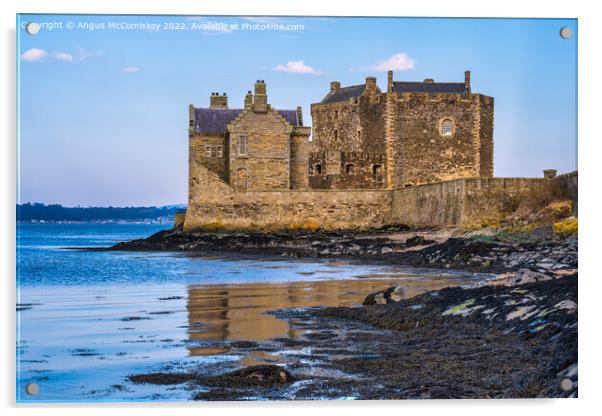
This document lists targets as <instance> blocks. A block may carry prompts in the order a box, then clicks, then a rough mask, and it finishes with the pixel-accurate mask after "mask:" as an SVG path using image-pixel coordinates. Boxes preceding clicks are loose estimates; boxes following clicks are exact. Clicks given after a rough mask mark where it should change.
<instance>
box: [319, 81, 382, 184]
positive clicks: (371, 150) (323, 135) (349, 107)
mask: <svg viewBox="0 0 602 416" xmlns="http://www.w3.org/2000/svg"><path fill="white" fill-rule="evenodd" d="M385 97H386V95H384V94H382V93H381V92H380V90H378V89H374V90H373V91H371V92H368V93H366V95H362V96H360V97H357V98H352V99H349V100H347V101H342V102H336V103H331V104H312V106H311V114H312V120H313V143H312V152H311V153H310V155H309V162H310V167H311V168H310V177H309V186H310V188H312V189H353V188H357V189H379V188H384V185H385V182H384V176H383V174H384V163H385V119H386V117H385V112H386V100H385ZM318 166H320V168H321V172H320V171H319V170H318V168H317V167H318ZM375 166H377V168H376V169H375Z"/></svg>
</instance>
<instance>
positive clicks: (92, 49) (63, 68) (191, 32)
mask: <svg viewBox="0 0 602 416" xmlns="http://www.w3.org/2000/svg"><path fill="white" fill-rule="evenodd" d="M30 22H34V23H37V24H38V25H37V26H36V25H30V26H28V28H29V29H30V30H31V31H33V32H36V31H37V32H36V33H35V34H29V33H27V32H26V30H25V26H26V24H27V23H30ZM562 27H569V28H571V29H572V32H573V36H572V37H571V38H569V39H563V38H562V37H561V36H560V34H559V31H560V28H562ZM17 28H18V29H17V54H18V56H17V82H18V85H17V91H18V95H17V101H18V102H17V105H18V111H17V116H18V120H17V121H18V136H19V137H18V153H19V154H18V158H19V161H18V169H19V172H18V182H19V183H18V197H17V201H18V203H25V202H42V203H47V204H48V203H60V204H63V205H65V206H141V205H144V206H148V205H168V204H176V203H185V202H186V200H187V186H188V166H187V163H188V133H187V127H188V105H189V104H193V105H195V106H197V107H206V106H208V105H209V96H210V95H211V93H212V92H220V93H224V92H225V93H227V94H228V96H229V98H228V100H229V102H228V104H229V106H230V107H232V108H240V107H242V106H243V101H244V95H245V94H246V92H247V91H248V90H252V89H253V85H254V82H255V80H258V79H262V80H265V82H266V84H267V89H268V101H269V103H270V104H272V105H273V106H274V107H276V108H279V109H294V108H296V107H297V106H298V105H300V106H302V108H303V114H304V121H305V123H306V125H308V124H310V123H311V118H310V104H311V103H313V102H319V101H320V100H321V99H322V98H323V97H324V95H326V94H327V92H328V91H329V85H330V81H334V80H337V81H340V82H341V83H342V86H346V85H353V84H362V83H363V82H364V80H365V77H366V76H376V77H377V79H378V84H379V86H380V87H381V89H386V82H387V74H386V71H387V70H389V69H391V70H394V74H395V75H394V79H395V80H396V81H421V80H423V79H425V78H433V79H434V80H435V81H442V82H443V81H445V82H463V80H464V71H465V70H470V71H471V74H472V77H471V78H472V80H471V81H472V91H473V92H477V93H482V94H485V95H489V96H493V97H494V98H495V122H494V174H495V176H501V177H514V176H520V177H540V176H542V170H543V169H547V168H553V169H557V170H558V171H559V173H563V172H570V171H573V170H575V169H577V21H576V20H575V19H434V18H433V19H428V18H335V17H323V18H301V17H299V18H296V17H219V16H211V17H210V16H205V17H201V16H197V17H193V16H152V17H151V16H98V15H97V16H85V15H66V16H65V15H18V16H17Z"/></svg>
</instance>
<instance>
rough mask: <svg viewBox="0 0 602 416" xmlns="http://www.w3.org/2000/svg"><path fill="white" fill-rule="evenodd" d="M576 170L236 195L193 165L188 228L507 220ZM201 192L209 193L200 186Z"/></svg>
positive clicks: (567, 183) (571, 180) (567, 182)
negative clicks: (533, 194) (524, 200)
mask: <svg viewBox="0 0 602 416" xmlns="http://www.w3.org/2000/svg"><path fill="white" fill-rule="evenodd" d="M576 183H577V174H576V172H575V173H573V174H568V175H561V176H559V177H558V178H556V179H552V180H549V179H548V180H546V179H543V178H541V179H540V178H468V179H455V180H449V181H444V182H439V183H433V184H427V185H420V186H414V187H410V188H402V189H396V190H385V189H383V190H300V191H297V190H287V191H263V192H262V191H250V192H236V191H235V190H234V189H233V188H232V187H230V186H229V185H228V184H227V183H225V182H223V181H222V180H221V179H220V178H219V176H218V175H216V174H215V173H213V172H211V171H209V170H208V169H207V168H205V167H204V166H202V165H201V164H199V163H194V164H193V172H192V174H191V183H190V186H191V191H192V192H191V193H190V195H193V199H191V200H189V202H188V210H187V212H186V219H185V222H184V229H185V230H187V231H192V230H195V229H202V228H210V229H297V228H315V227H322V228H327V229H328V228H330V229H346V228H347V229H348V228H372V227H379V226H382V225H386V224H408V225H414V226H429V227H433V226H434V227H437V226H462V225H464V226H470V225H476V224H480V223H482V222H487V221H491V220H497V219H500V216H501V215H503V214H504V213H508V212H509V211H511V210H512V209H513V208H515V207H516V206H517V203H518V202H519V201H520V198H521V197H522V195H524V194H525V193H526V192H528V191H529V190H531V189H536V188H539V187H541V186H542V185H545V184H558V185H560V186H561V187H565V188H567V189H574V190H575V191H574V195H575V198H576ZM201 190H202V191H201Z"/></svg>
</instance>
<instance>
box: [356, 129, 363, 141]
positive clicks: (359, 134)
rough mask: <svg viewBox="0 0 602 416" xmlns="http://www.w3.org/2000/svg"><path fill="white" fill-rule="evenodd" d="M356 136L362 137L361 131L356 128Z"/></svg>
mask: <svg viewBox="0 0 602 416" xmlns="http://www.w3.org/2000/svg"><path fill="white" fill-rule="evenodd" d="M357 138H358V139H361V138H362V131H361V130H358V131H357Z"/></svg>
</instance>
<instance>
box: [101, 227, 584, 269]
mask: <svg viewBox="0 0 602 416" xmlns="http://www.w3.org/2000/svg"><path fill="white" fill-rule="evenodd" d="M108 250H118V251H121V250H131V251H186V252H191V253H194V252H208V253H215V252H219V253H224V252H234V253H248V254H264V255H265V254H270V255H277V256H283V257H317V258H319V257H328V258H330V257H341V258H354V259H361V260H365V261H382V262H386V263H389V264H407V265H412V266H418V267H432V268H451V269H463V270H468V271H475V272H476V271H478V272H492V273H500V272H504V271H517V270H519V269H524V268H526V269H532V270H536V271H539V272H558V271H563V270H572V269H575V268H577V238H576V236H574V235H571V236H562V235H555V234H554V233H552V232H551V231H550V232H547V233H539V234H538V233H504V232H496V231H495V230H487V229H485V230H481V231H479V232H466V231H462V230H458V229H439V230H411V229H409V228H408V227H406V226H403V225H400V226H389V227H386V228H381V229H373V230H364V231H340V232H335V231H316V232H290V233H287V232H274V233H250V232H245V233H243V232H230V233H225V232H222V233H216V232H197V233H183V232H181V231H179V230H166V231H161V232H158V233H156V234H154V235H152V236H150V237H148V238H146V239H140V240H132V241H127V242H123V243H119V244H116V245H114V246H113V247H110V248H109V249H108Z"/></svg>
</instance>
